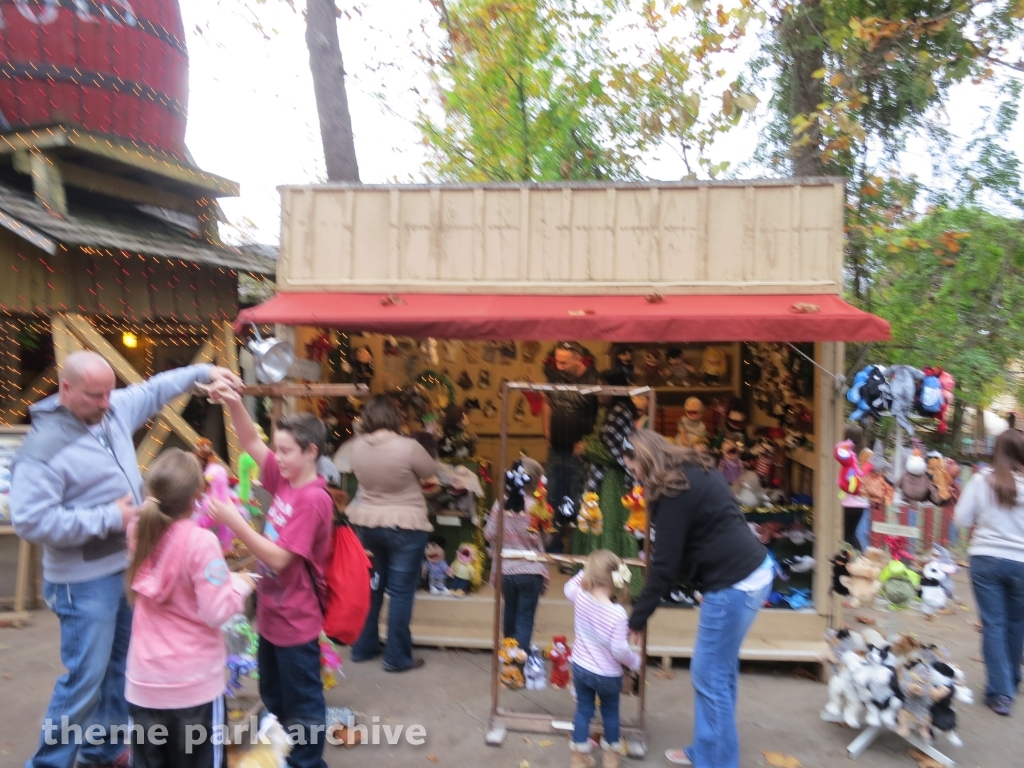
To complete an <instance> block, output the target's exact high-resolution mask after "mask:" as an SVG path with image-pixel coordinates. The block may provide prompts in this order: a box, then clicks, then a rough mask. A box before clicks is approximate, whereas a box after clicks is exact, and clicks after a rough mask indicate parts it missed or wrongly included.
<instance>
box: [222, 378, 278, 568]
mask: <svg viewBox="0 0 1024 768" xmlns="http://www.w3.org/2000/svg"><path fill="white" fill-rule="evenodd" d="M210 398H211V399H212V400H213V401H214V402H218V403H224V404H225V405H226V406H227V408H228V413H230V414H231V425H232V426H233V427H234V428H235V434H236V435H237V436H238V442H239V444H240V445H241V446H242V450H243V451H245V452H246V453H248V454H249V455H250V456H252V458H253V460H254V461H255V462H256V463H257V464H258V465H259V467H260V469H263V467H264V466H266V463H267V456H268V455H270V449H269V448H268V447H267V445H266V443H264V442H263V440H262V439H260V435H259V432H257V431H256V424H255V423H254V422H253V420H252V417H251V416H250V415H249V412H248V411H247V410H245V405H244V404H243V403H242V397H241V395H240V394H239V393H238V391H237V390H236V389H234V388H233V387H230V386H227V385H223V384H221V385H218V386H216V387H214V388H213V389H211V390H210ZM253 554H256V553H255V552H253Z"/></svg>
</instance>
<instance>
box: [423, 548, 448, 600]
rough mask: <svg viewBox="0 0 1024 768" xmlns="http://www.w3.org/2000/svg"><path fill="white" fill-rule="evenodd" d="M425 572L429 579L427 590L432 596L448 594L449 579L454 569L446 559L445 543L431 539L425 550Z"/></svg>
mask: <svg viewBox="0 0 1024 768" xmlns="http://www.w3.org/2000/svg"><path fill="white" fill-rule="evenodd" d="M423 570H424V571H425V573H426V577H427V588H428V589H429V590H430V594H432V595H447V594H448V587H447V584H448V578H449V577H450V576H451V575H452V569H451V568H449V567H448V563H446V562H445V559H444V541H442V540H439V539H431V540H430V541H428V542H427V546H426V549H425V550H424V560H423Z"/></svg>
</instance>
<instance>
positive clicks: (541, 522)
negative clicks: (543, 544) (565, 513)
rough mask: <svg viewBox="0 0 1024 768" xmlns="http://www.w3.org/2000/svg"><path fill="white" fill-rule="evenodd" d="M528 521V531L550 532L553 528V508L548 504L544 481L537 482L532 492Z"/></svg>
mask: <svg viewBox="0 0 1024 768" xmlns="http://www.w3.org/2000/svg"><path fill="white" fill-rule="evenodd" d="M529 512H530V523H529V525H528V526H527V527H526V530H527V531H529V532H530V533H552V532H554V530H555V525H554V522H553V521H554V519H555V510H554V509H552V508H551V505H550V504H548V491H547V488H545V487H544V482H543V481H541V482H540V483H538V484H537V490H535V491H534V492H533V503H532V504H530V509H529Z"/></svg>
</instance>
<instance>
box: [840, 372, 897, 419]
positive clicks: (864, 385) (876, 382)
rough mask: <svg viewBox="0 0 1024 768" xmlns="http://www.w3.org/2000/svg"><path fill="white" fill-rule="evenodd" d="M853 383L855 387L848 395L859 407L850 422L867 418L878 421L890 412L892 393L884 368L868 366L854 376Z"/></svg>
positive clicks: (851, 416)
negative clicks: (870, 417)
mask: <svg viewBox="0 0 1024 768" xmlns="http://www.w3.org/2000/svg"><path fill="white" fill-rule="evenodd" d="M853 382H854V385H853V387H852V388H851V389H850V391H849V392H847V395H846V397H847V399H848V400H849V401H850V402H852V403H854V404H855V405H856V406H857V407H856V409H855V410H854V412H853V413H851V414H850V421H860V420H861V419H863V418H864V417H865V416H872V417H873V418H875V419H878V418H881V416H882V415H883V414H884V413H886V412H887V411H889V410H890V408H891V407H892V392H891V390H890V386H889V380H888V378H887V377H886V369H885V368H884V367H883V366H881V365H869V366H867V367H866V368H864V369H862V370H861V371H860V372H858V373H857V375H856V376H854V379H853Z"/></svg>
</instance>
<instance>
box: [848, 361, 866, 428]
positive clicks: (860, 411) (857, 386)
mask: <svg viewBox="0 0 1024 768" xmlns="http://www.w3.org/2000/svg"><path fill="white" fill-rule="evenodd" d="M869 370H871V366H868V367H867V368H863V369H861V370H859V371H857V374H856V375H855V376H854V377H853V385H852V386H851V387H850V388H849V389H848V390H847V391H846V399H847V400H849V401H850V402H851V403H853V404H854V405H855V406H856V408H855V409H854V411H853V413H851V414H850V421H860V420H861V419H863V418H864V417H865V416H867V415H868V414H869V413H870V412H871V404H870V403H868V402H867V401H866V400H865V399H864V398H863V397H862V395H861V390H862V389H863V387H864V384H865V383H866V382H867V380H868V371H869Z"/></svg>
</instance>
